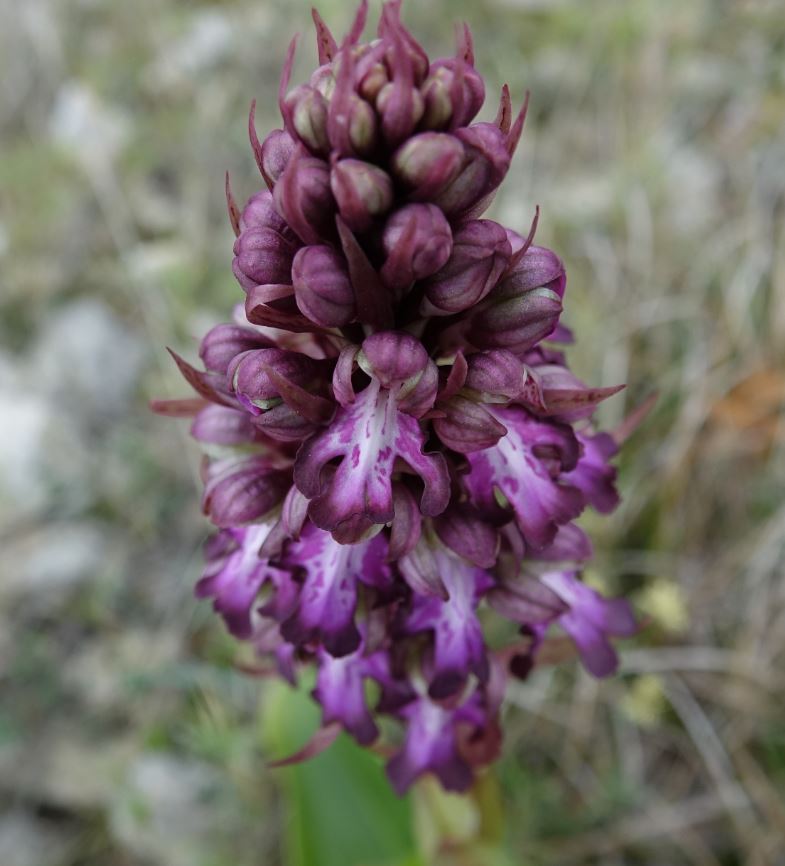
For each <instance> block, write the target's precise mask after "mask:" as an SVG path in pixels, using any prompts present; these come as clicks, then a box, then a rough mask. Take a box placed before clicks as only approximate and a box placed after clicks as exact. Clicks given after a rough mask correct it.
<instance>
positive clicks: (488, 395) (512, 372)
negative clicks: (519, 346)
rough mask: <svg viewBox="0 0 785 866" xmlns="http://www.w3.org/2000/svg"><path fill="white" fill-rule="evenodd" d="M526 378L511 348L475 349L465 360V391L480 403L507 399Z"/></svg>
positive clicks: (507, 400)
mask: <svg viewBox="0 0 785 866" xmlns="http://www.w3.org/2000/svg"><path fill="white" fill-rule="evenodd" d="M525 378H526V372H525V368H524V366H523V364H522V363H521V362H520V361H519V360H518V358H516V357H515V355H513V354H512V352H507V351H505V350H504V349H492V350H491V351H488V352H477V353H475V354H474V355H470V356H469V359H468V362H467V370H466V379H465V380H464V393H466V394H469V395H471V396H472V397H474V398H476V399H478V400H481V401H482V402H483V403H508V402H509V401H510V400H512V399H513V398H515V397H517V396H518V395H519V394H520V393H521V389H522V388H523V385H524V381H525Z"/></svg>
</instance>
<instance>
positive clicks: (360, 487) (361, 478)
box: [294, 381, 450, 530]
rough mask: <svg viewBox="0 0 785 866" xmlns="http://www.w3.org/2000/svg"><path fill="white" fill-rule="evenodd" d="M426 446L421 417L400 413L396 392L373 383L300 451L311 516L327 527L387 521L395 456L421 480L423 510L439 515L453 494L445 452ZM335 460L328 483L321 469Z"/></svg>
mask: <svg viewBox="0 0 785 866" xmlns="http://www.w3.org/2000/svg"><path fill="white" fill-rule="evenodd" d="M424 444H425V436H424V434H423V431H422V430H421V429H420V425H419V424H418V423H417V421H416V420H415V419H414V418H412V417H411V416H410V415H407V414H406V413H404V412H401V411H399V410H398V408H397V405H396V400H395V398H394V397H393V396H392V394H391V393H390V392H389V391H387V390H384V389H382V388H381V387H380V385H379V383H378V381H372V382H371V383H370V384H369V385H368V387H366V388H365V390H364V391H362V392H361V393H360V394H358V395H357V397H356V399H355V401H354V403H352V404H351V405H350V406H348V407H346V408H341V409H339V410H338V413H337V414H336V416H335V419H334V420H333V422H332V424H330V426H329V427H327V428H326V429H325V430H323V431H321V432H318V433H316V434H315V435H314V436H312V437H311V438H310V439H308V440H306V441H305V442H304V443H303V445H302V447H301V448H300V451H299V452H298V454H297V460H296V461H295V467H294V479H295V483H296V484H297V486H298V488H299V489H300V490H301V491H302V493H303V494H304V495H305V496H307V497H308V498H309V499H311V500H312V502H311V507H310V512H309V513H310V515H311V519H312V520H313V521H314V522H315V523H316V524H317V525H318V526H320V527H321V528H322V529H327V530H335V529H338V527H339V526H340V525H341V524H342V523H344V522H345V521H348V520H351V519H353V518H357V517H362V518H365V519H366V520H367V521H368V522H370V523H389V522H390V521H391V520H392V519H393V515H394V509H393V497H392V477H391V476H392V472H393V468H394V466H395V462H396V459H397V458H400V459H401V460H403V461H404V462H405V463H407V464H408V465H409V467H411V469H412V470H413V471H414V472H415V473H417V474H418V475H419V476H420V478H421V479H422V480H423V483H424V490H423V494H422V499H421V501H420V510H421V512H422V513H423V514H424V515H434V514H438V513H440V512H441V511H443V510H444V508H445V507H446V505H447V501H448V498H449V493H450V487H449V477H448V474H447V467H446V464H445V461H444V457H443V456H442V455H441V454H423V453H422V447H423V445H424ZM335 458H340V461H341V462H340V465H339V466H338V468H337V469H336V471H335V474H334V475H333V476H332V478H330V479H329V481H327V483H326V484H325V483H324V478H323V472H322V470H323V469H324V468H325V467H326V466H327V464H328V463H329V462H330V461H331V460H334V459H335Z"/></svg>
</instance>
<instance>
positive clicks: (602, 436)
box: [564, 433, 619, 514]
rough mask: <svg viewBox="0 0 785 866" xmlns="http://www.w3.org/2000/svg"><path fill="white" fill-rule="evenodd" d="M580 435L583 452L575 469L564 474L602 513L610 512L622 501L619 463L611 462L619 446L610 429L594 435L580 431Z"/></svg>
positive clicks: (569, 482)
mask: <svg viewBox="0 0 785 866" xmlns="http://www.w3.org/2000/svg"><path fill="white" fill-rule="evenodd" d="M578 439H579V441H580V443H581V445H582V446H583V455H582V456H581V457H580V459H579V460H578V465H577V466H576V467H575V469H573V470H572V472H568V473H567V474H566V475H565V476H564V478H565V481H567V483H568V484H572V485H573V487H577V488H578V489H579V490H580V491H581V492H582V493H583V494H584V496H585V497H586V500H587V502H588V503H589V504H590V505H591V506H592V507H593V508H595V509H596V510H597V511H599V512H600V514H609V513H610V512H611V511H613V509H614V508H616V506H617V505H618V504H619V493H618V491H617V490H616V484H615V482H616V467H615V466H611V464H610V463H609V462H608V461H609V460H610V459H611V457H613V456H614V455H615V454H616V452H617V451H618V450H619V449H618V446H617V445H616V443H615V442H614V441H613V439H612V438H611V437H610V436H609V435H608V434H607V433H597V434H596V435H594V436H587V435H586V434H584V433H578Z"/></svg>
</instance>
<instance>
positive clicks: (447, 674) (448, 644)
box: [404, 546, 493, 700]
mask: <svg viewBox="0 0 785 866" xmlns="http://www.w3.org/2000/svg"><path fill="white" fill-rule="evenodd" d="M432 556H433V559H434V561H435V564H436V568H437V569H438V573H439V574H440V575H441V578H442V581H443V583H444V587H445V590H446V591H447V594H448V597H447V598H446V599H442V598H438V597H435V596H433V595H430V596H421V595H417V596H415V598H414V602H413V607H412V612H411V614H410V615H409V616H408V617H407V619H406V622H405V625H404V629H405V631H406V632H407V633H408V634H417V633H418V632H422V631H432V632H433V641H434V648H433V670H432V672H431V676H430V686H429V689H428V693H429V694H430V696H431V697H432V698H436V699H440V700H441V699H445V698H448V697H451V696H452V695H454V694H456V693H457V692H460V691H461V690H462V689H463V687H464V685H465V683H466V679H467V677H468V676H469V674H470V673H473V674H475V676H477V677H478V679H479V680H481V681H483V680H485V679H486V678H487V676H488V659H487V657H486V653H485V641H484V639H483V634H482V627H481V626H480V621H479V620H478V619H477V614H476V608H477V604H478V602H479V599H480V597H481V596H482V595H483V594H484V593H485V592H486V591H487V590H488V589H490V587H491V586H493V579H492V578H491V577H490V575H489V574H488V573H487V572H485V571H483V570H482V569H480V568H477V567H476V566H473V565H471V564H470V563H468V562H466V561H465V560H463V559H461V558H460V557H457V556H452V555H450V554H449V553H448V552H447V551H446V550H444V549H443V548H441V546H436V547H434V549H433V553H432Z"/></svg>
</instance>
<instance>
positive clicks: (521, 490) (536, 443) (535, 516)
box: [466, 408, 584, 548]
mask: <svg viewBox="0 0 785 866" xmlns="http://www.w3.org/2000/svg"><path fill="white" fill-rule="evenodd" d="M493 414H494V415H495V417H496V418H497V419H498V420H499V421H500V422H501V423H503V424H504V425H505V427H507V435H506V436H504V437H503V438H502V439H500V440H499V441H498V442H497V443H496V445H494V446H493V447H492V448H487V449H486V450H485V451H475V452H473V453H472V454H469V455H468V460H469V464H470V466H471V470H470V472H469V474H468V475H467V476H466V486H467V487H468V488H469V491H470V492H471V494H472V497H473V499H474V501H475V503H476V504H477V505H478V506H480V508H487V509H492V508H493V506H494V504H495V501H494V494H493V491H494V490H499V491H500V492H501V493H502V494H503V495H504V496H505V497H506V499H507V501H508V502H509V504H510V506H511V507H512V509H513V512H514V513H515V518H516V521H517V523H518V526H519V527H520V530H521V532H522V533H523V536H524V538H525V540H526V542H527V544H530V545H531V546H532V547H534V548H542V547H545V546H546V545H548V544H550V543H551V542H552V541H553V539H554V537H555V535H556V532H557V529H558V527H559V526H560V525H561V524H564V523H568V522H569V521H570V520H572V519H573V518H575V517H577V516H578V515H579V514H580V513H581V511H582V510H583V505H584V499H583V496H582V495H581V492H580V491H579V490H577V489H576V488H575V487H570V486H567V485H564V484H560V483H558V482H557V481H556V480H554V478H553V477H552V474H551V471H549V470H550V468H551V467H550V466H549V464H548V463H547V462H546V461H545V460H544V459H542V458H541V457H539V456H537V453H536V452H537V450H538V449H540V451H542V450H543V449H549V450H553V451H554V452H555V453H556V454H557V455H558V458H557V460H556V462H558V461H559V459H562V458H563V459H565V460H569V459H571V454H570V452H571V451H572V450H573V449H574V446H575V442H574V438H573V435H572V431H571V430H570V429H569V428H568V427H558V426H556V425H550V424H544V423H542V422H540V421H537V420H535V419H534V418H532V417H531V416H530V415H527V413H525V412H523V411H522V410H520V409H514V408H508V409H494V410H493Z"/></svg>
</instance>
